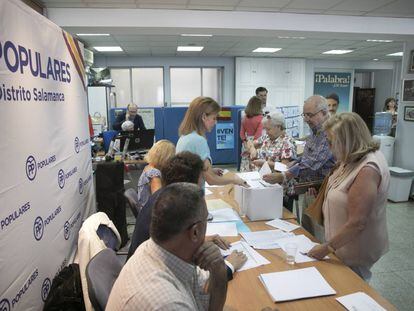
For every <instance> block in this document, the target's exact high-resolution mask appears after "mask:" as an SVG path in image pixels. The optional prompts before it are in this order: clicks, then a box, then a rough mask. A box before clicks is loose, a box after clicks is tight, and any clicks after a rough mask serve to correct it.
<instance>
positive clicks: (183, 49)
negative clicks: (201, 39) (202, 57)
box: [177, 46, 204, 52]
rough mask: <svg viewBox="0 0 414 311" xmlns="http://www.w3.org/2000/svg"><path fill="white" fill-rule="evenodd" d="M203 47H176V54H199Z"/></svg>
mask: <svg viewBox="0 0 414 311" xmlns="http://www.w3.org/2000/svg"><path fill="white" fill-rule="evenodd" d="M203 49H204V46H177V51H178V52H200V51H202V50H203Z"/></svg>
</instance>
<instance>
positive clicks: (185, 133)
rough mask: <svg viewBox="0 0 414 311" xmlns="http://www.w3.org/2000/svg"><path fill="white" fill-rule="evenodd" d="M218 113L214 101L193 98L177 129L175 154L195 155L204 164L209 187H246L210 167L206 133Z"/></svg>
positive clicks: (211, 127) (235, 176) (217, 107)
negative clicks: (189, 153) (177, 137)
mask: <svg viewBox="0 0 414 311" xmlns="http://www.w3.org/2000/svg"><path fill="white" fill-rule="evenodd" d="M219 111H220V106H219V104H218V103H217V102H216V101H215V100H214V99H212V98H210V97H202V96H200V97H197V98H195V99H194V100H193V101H192V102H191V103H190V106H189V107H188V109H187V112H186V113H185V116H184V119H183V121H182V122H181V125H180V127H179V129H178V134H179V136H180V138H179V139H178V142H177V146H176V153H179V152H182V151H189V152H192V153H195V154H197V155H198V156H199V157H200V158H201V160H203V162H204V179H205V181H207V182H208V183H209V184H210V185H227V184H236V185H242V186H247V183H246V181H244V180H243V179H241V178H240V177H238V176H237V175H236V174H234V175H232V176H223V175H222V174H221V170H219V169H213V167H212V159H211V154H210V148H209V146H208V144H207V139H206V133H207V132H211V130H212V129H213V128H214V126H215V125H216V123H217V115H218V113H219ZM203 184H204V183H203Z"/></svg>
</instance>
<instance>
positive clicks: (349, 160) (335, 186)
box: [308, 112, 390, 281]
mask: <svg viewBox="0 0 414 311" xmlns="http://www.w3.org/2000/svg"><path fill="white" fill-rule="evenodd" d="M324 128H325V130H326V131H327V136H328V141H329V143H330V148H331V151H332V153H333V154H334V156H335V157H336V159H337V161H338V163H337V166H336V167H335V169H334V170H333V172H332V173H331V175H330V177H329V180H328V184H327V186H326V193H325V199H324V202H323V206H322V212H323V215H324V220H325V221H324V226H325V240H326V242H325V243H324V244H322V245H317V246H315V247H314V248H313V249H311V250H310V251H309V253H308V255H309V256H311V257H314V258H317V259H322V258H323V257H325V256H326V255H327V254H329V253H331V252H335V254H336V255H337V256H338V257H339V258H340V259H341V260H342V261H343V262H344V263H345V264H346V265H347V266H349V267H350V268H351V269H352V270H354V271H355V272H356V273H357V274H358V275H359V276H361V277H362V278H363V279H365V280H367V281H368V280H369V279H370V277H371V272H370V268H371V267H372V265H373V264H374V263H375V262H376V261H377V260H378V259H379V258H380V257H381V256H382V255H384V254H385V253H386V252H387V251H388V232H387V222H386V216H385V205H386V203H387V193H388V187H389V183H390V174H389V170H388V166H387V161H386V160H385V158H384V156H383V154H382V153H381V152H380V151H379V150H378V148H379V146H378V144H377V143H376V142H374V141H373V139H372V137H371V134H370V132H369V130H368V128H367V126H366V125H365V123H364V121H363V120H362V119H361V117H360V116H359V115H357V114H356V113H353V112H345V113H341V114H339V115H335V116H332V117H331V118H330V119H328V120H327V121H326V122H325V124H324Z"/></svg>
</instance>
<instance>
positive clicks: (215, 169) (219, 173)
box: [213, 168, 224, 176]
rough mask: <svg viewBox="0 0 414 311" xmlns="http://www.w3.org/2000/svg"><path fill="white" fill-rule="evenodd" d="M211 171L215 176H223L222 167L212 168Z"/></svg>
mask: <svg viewBox="0 0 414 311" xmlns="http://www.w3.org/2000/svg"><path fill="white" fill-rule="evenodd" d="M213 172H214V174H216V175H217V176H223V172H224V170H223V169H222V168H213Z"/></svg>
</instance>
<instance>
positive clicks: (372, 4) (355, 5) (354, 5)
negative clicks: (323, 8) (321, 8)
mask: <svg viewBox="0 0 414 311" xmlns="http://www.w3.org/2000/svg"><path fill="white" fill-rule="evenodd" d="M393 1H395V0H364V1H361V0H346V1H342V2H341V3H339V4H337V5H335V6H333V7H331V10H339V11H341V10H343V11H365V12H368V11H372V10H375V9H377V8H379V7H381V6H383V5H385V4H388V3H390V2H393Z"/></svg>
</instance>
